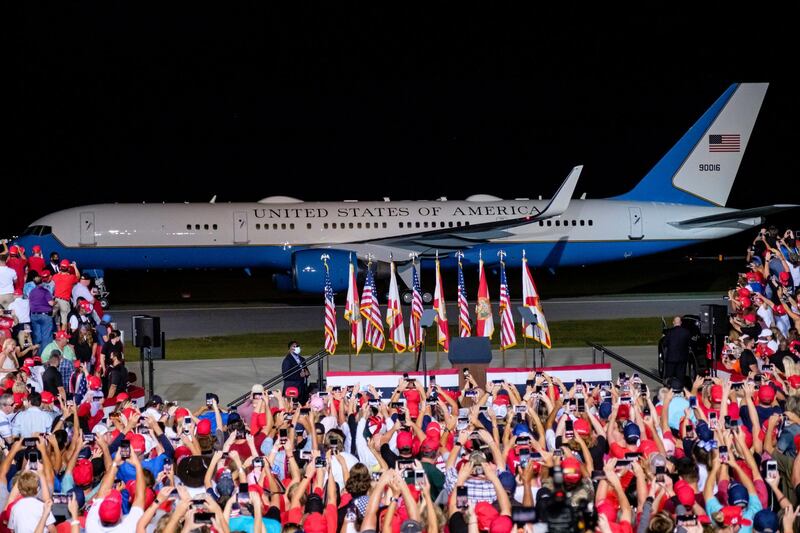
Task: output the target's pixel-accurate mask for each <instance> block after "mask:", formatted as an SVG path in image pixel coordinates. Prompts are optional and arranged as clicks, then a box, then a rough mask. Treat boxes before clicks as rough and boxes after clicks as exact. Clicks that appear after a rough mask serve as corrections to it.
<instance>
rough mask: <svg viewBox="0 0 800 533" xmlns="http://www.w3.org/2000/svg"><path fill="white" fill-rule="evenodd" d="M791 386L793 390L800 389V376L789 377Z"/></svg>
mask: <svg viewBox="0 0 800 533" xmlns="http://www.w3.org/2000/svg"><path fill="white" fill-rule="evenodd" d="M789 386H790V387H792V388H793V389H798V388H800V376H789Z"/></svg>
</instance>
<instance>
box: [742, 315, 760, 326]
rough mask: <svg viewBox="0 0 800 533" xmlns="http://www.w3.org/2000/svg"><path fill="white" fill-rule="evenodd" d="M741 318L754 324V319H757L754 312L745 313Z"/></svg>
mask: <svg viewBox="0 0 800 533" xmlns="http://www.w3.org/2000/svg"><path fill="white" fill-rule="evenodd" d="M742 318H743V319H744V321H745V322H750V323H753V324H755V322H756V320H758V319H757V318H756V315H755V314H754V313H747V314H746V315H744V316H743V317H742Z"/></svg>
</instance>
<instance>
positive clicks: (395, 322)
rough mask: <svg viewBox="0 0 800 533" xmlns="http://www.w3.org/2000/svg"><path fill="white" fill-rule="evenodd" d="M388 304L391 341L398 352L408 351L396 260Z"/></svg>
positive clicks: (387, 321)
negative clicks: (396, 273)
mask: <svg viewBox="0 0 800 533" xmlns="http://www.w3.org/2000/svg"><path fill="white" fill-rule="evenodd" d="M387 304H388V305H387V306H386V324H387V325H388V326H389V341H390V342H391V343H392V344H393V345H394V350H395V351H396V352H398V353H399V352H404V351H406V327H405V326H404V325H403V311H402V309H401V308H400V292H399V291H398V290H397V276H396V275H395V269H394V261H392V262H391V279H390V281H389V301H388V302H387Z"/></svg>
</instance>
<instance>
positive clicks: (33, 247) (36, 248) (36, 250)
mask: <svg viewBox="0 0 800 533" xmlns="http://www.w3.org/2000/svg"><path fill="white" fill-rule="evenodd" d="M31 250H33V251H34V253H39V252H41V251H42V247H41V246H39V245H38V244H34V245H33V246H31Z"/></svg>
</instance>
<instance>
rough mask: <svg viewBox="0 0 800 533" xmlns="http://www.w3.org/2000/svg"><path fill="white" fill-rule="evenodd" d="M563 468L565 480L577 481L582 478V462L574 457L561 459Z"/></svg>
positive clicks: (568, 481)
mask: <svg viewBox="0 0 800 533" xmlns="http://www.w3.org/2000/svg"><path fill="white" fill-rule="evenodd" d="M561 470H562V471H563V472H564V481H566V482H567V483H577V482H578V481H580V479H581V463H580V461H578V460H577V459H575V458H574V457H567V458H566V459H564V460H563V461H561Z"/></svg>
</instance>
